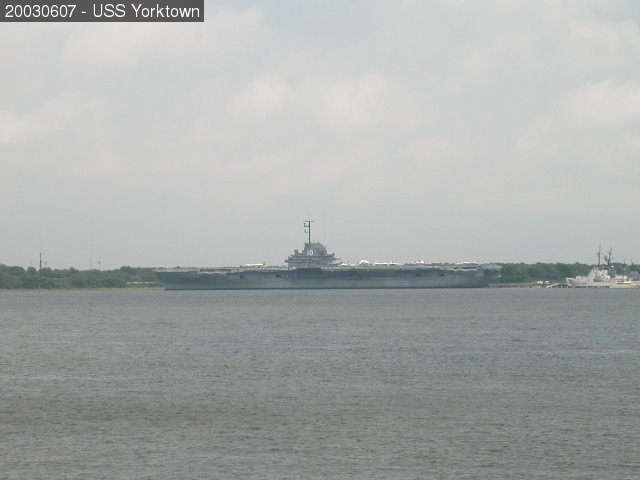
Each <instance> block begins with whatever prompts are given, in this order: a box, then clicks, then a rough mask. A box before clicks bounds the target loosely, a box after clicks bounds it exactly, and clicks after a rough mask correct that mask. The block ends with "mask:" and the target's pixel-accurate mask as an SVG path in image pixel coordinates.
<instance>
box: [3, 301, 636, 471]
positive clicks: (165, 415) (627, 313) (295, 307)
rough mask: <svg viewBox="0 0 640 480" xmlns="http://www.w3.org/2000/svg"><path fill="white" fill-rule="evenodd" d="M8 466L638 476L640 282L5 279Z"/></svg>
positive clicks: (26, 468)
mask: <svg viewBox="0 0 640 480" xmlns="http://www.w3.org/2000/svg"><path fill="white" fill-rule="evenodd" d="M0 478H1V479H20V480H25V479H39V478H42V479H48V480H50V479H153V480H156V479H226V478H229V479H231V478H233V479H334V478H337V479H343V478H344V479H347V478H349V479H351V478H355V479H492V480H493V479H503V478H505V479H580V480H586V479H594V480H596V479H598V480H600V479H637V478H640V290H566V289H558V290H556V289H546V290H545V289H481V290H410V291H404V290H373V291H366V290H360V291H330V290H324V291H244V292H243V291H235V292H215V291H209V292H165V291H159V290H158V291H154V290H147V291H142V290H141V291H134V290H128V291H127V290H123V291H119V290H113V291H30V292H25V291H22V292H13V291H0Z"/></svg>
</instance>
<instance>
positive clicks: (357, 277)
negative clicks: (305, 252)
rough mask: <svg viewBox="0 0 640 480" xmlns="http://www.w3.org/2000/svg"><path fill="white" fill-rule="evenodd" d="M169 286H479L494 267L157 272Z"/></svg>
mask: <svg viewBox="0 0 640 480" xmlns="http://www.w3.org/2000/svg"><path fill="white" fill-rule="evenodd" d="M157 275H158V277H159V278H160V280H161V281H162V282H163V283H164V285H165V287H166V289H167V290H268V289H274V290H275V289H303V290H311V289H383V288H387V289H394V288H480V287H486V286H487V285H488V284H489V283H491V282H494V281H495V279H496V278H497V276H498V271H497V269H495V268H485V267H477V268H472V269H468V268H467V269H465V268H455V267H452V268H446V267H426V266H425V267H415V268H407V267H397V268H394V267H381V268H358V267H355V268H343V267H334V268H303V269H295V270H287V269H286V268H284V269H277V268H276V269H267V268H260V269H212V270H207V269H174V270H164V271H158V272H157Z"/></svg>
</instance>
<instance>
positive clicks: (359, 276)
mask: <svg viewBox="0 0 640 480" xmlns="http://www.w3.org/2000/svg"><path fill="white" fill-rule="evenodd" d="M304 225H305V233H306V234H307V238H306V242H305V245H304V249H303V250H302V251H299V250H294V252H293V253H292V254H291V255H289V257H288V258H287V259H286V260H285V263H286V266H285V265H283V266H269V265H263V264H248V265H243V266H237V267H213V268H161V269H158V270H156V273H157V275H158V278H159V279H160V281H161V282H162V283H163V284H164V285H165V287H166V289H167V290H251V289H261V290H262V289H375V288H472V287H476V288H477V287H486V286H488V284H489V283H492V282H495V281H497V278H498V277H499V273H500V267H499V266H496V265H487V264H478V263H470V262H465V263H450V264H449V263H444V264H443V263H438V264H428V263H424V262H415V263H404V264H398V263H392V262H384V263H370V262H367V261H365V260H363V261H360V262H359V263H358V264H355V265H354V264H347V263H342V262H340V259H339V258H337V257H336V256H335V254H334V253H328V251H327V248H326V247H325V246H324V245H323V244H322V243H319V242H314V241H312V238H311V221H310V220H306V221H305V224H304Z"/></svg>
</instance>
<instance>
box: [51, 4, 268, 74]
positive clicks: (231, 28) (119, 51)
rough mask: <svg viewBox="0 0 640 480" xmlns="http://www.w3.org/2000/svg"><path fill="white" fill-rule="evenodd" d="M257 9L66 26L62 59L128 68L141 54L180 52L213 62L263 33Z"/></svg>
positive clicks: (249, 45) (160, 56)
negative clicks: (200, 19)
mask: <svg viewBox="0 0 640 480" xmlns="http://www.w3.org/2000/svg"><path fill="white" fill-rule="evenodd" d="M263 29H264V26H263V18H262V12H261V11H260V10H259V9H258V8H256V7H250V8H247V9H245V10H239V11H234V10H229V11H218V12H214V13H209V12H207V21H206V22H205V23H201V24H200V23H196V24H191V23H188V24H181V23H143V24H137V23H134V24H130V23H98V24H79V25H75V26H74V28H72V29H70V32H69V34H68V37H67V39H66V42H65V45H64V51H63V56H64V60H65V62H67V63H69V64H72V65H78V66H84V67H89V68H128V67H131V66H134V65H138V64H139V63H140V62H142V61H143V60H145V59H148V58H155V59H170V60H171V61H172V62H176V61H177V60H180V59H182V58H184V57H186V58H188V59H190V60H192V61H193V60H194V59H197V58H198V56H203V55H206V56H207V57H208V58H204V59H202V60H205V61H207V60H208V61H213V60H217V59H219V58H220V57H223V56H226V55H231V54H233V53H235V52H238V51H242V50H246V49H251V48H252V47H253V46H254V42H256V41H258V40H259V39H260V37H261V35H262V34H263Z"/></svg>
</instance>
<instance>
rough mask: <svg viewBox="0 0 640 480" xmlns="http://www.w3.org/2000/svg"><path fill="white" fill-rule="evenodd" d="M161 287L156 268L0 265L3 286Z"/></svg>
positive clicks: (30, 287)
mask: <svg viewBox="0 0 640 480" xmlns="http://www.w3.org/2000/svg"><path fill="white" fill-rule="evenodd" d="M136 286H160V283H159V282H158V279H157V278H156V274H155V272H154V271H153V269H152V268H136V267H128V266H124V267H120V268H119V269H116V270H77V269H75V268H68V269H52V268H42V269H40V270H36V269H35V268H33V267H29V268H26V269H25V268H22V267H10V266H7V265H1V264H0V289H16V288H23V289H37V288H46V289H57V288H60V289H64V288H67V289H68V288H125V287H136Z"/></svg>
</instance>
